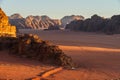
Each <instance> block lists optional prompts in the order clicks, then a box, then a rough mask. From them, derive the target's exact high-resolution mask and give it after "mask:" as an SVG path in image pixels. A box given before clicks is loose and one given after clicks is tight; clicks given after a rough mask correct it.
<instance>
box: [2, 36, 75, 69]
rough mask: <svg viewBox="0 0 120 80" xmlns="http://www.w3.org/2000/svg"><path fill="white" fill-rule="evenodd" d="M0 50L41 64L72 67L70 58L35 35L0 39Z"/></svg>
mask: <svg viewBox="0 0 120 80" xmlns="http://www.w3.org/2000/svg"><path fill="white" fill-rule="evenodd" d="M0 43H1V44H2V45H0V49H8V50H9V53H10V54H12V55H16V56H20V57H23V58H29V59H33V60H38V61H41V62H43V63H45V64H46V63H47V64H52V65H57V66H67V67H73V66H74V65H73V62H72V59H71V57H69V56H67V55H66V54H64V52H63V51H62V50H61V49H60V48H59V47H58V46H56V45H53V44H52V43H50V42H48V41H43V40H41V39H40V38H39V37H38V36H37V35H32V34H23V35H19V36H18V37H16V38H11V37H2V38H0Z"/></svg>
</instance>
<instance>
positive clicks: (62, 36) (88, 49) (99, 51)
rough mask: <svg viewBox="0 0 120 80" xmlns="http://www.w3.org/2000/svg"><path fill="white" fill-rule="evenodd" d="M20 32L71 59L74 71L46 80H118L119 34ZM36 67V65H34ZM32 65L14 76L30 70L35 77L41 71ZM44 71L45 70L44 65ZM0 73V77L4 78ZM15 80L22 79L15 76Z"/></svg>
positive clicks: (54, 75) (55, 75) (119, 64)
mask: <svg viewBox="0 0 120 80" xmlns="http://www.w3.org/2000/svg"><path fill="white" fill-rule="evenodd" d="M20 32H21V33H32V34H37V35H39V36H40V38H41V39H43V40H48V41H51V42H52V43H53V44H56V45H58V46H59V47H60V48H61V49H62V50H63V51H64V52H65V54H67V55H69V56H71V57H72V59H73V61H74V63H76V65H77V66H78V67H77V68H75V69H74V70H70V69H63V70H62V71H60V72H58V73H56V74H53V75H51V76H49V77H48V78H47V79H46V80H120V34H115V35H105V34H102V33H87V32H73V31H40V30H20ZM0 61H1V63H2V61H6V60H4V59H3V60H0ZM22 61H23V60H22ZM16 62H17V61H16ZM8 63H9V62H8V61H7V64H8ZM26 63H27V62H26ZM4 64H5V62H4ZM9 64H10V63H9ZM19 64H20V63H18V65H19ZM21 64H23V63H21ZM27 64H28V63H27ZM30 64H31V62H30ZM36 64H38V63H37V62H36ZM14 65H15V66H16V65H17V64H13V66H12V67H13V73H14ZM32 65H34V66H32V67H31V66H30V65H25V67H27V69H26V68H25V67H24V66H23V65H22V69H21V68H20V69H21V70H20V71H18V73H17V74H18V75H19V74H25V73H21V72H22V71H23V70H24V68H25V70H28V71H27V72H26V74H27V75H28V74H29V72H30V69H31V74H32V76H33V75H36V74H38V71H39V72H41V71H42V70H41V68H43V67H40V65H41V64H40V65H37V66H39V67H37V66H36V65H35V64H32ZM1 66H3V68H4V65H0V68H1ZM8 66H9V65H8ZM12 67H10V68H9V69H7V71H6V73H5V70H4V69H3V72H2V71H1V70H0V76H4V75H6V74H8V73H9V71H10V70H11V68H12ZM17 67H20V66H17ZM28 67H30V68H28ZM36 67H37V68H36ZM44 68H45V69H48V67H47V66H45V65H44ZM50 68H52V67H50ZM15 69H16V67H15ZM1 73H4V75H2V74H1ZM17 74H16V75H15V76H17ZM29 76H30V75H28V77H29ZM9 77H11V76H9ZM18 77H22V76H21V75H19V76H18Z"/></svg>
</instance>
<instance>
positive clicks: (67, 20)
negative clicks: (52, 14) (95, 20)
mask: <svg viewBox="0 0 120 80" xmlns="http://www.w3.org/2000/svg"><path fill="white" fill-rule="evenodd" d="M74 20H84V17H83V16H79V15H71V16H64V17H63V18H62V19H61V23H62V26H63V27H64V28H65V27H66V25H67V24H69V23H70V22H72V21H74Z"/></svg>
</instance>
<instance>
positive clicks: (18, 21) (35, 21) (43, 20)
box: [9, 14, 61, 29]
mask: <svg viewBox="0 0 120 80" xmlns="http://www.w3.org/2000/svg"><path fill="white" fill-rule="evenodd" d="M9 20H10V23H11V24H13V25H16V26H17V28H18V29H48V28H49V27H50V26H56V25H57V26H59V25H61V22H60V20H56V19H51V18H49V17H48V16H32V15H30V16H27V17H26V18H23V17H22V16H20V15H19V14H14V15H12V16H10V17H9ZM57 26H56V27H57Z"/></svg>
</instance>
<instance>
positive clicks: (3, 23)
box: [0, 8, 16, 37]
mask: <svg viewBox="0 0 120 80" xmlns="http://www.w3.org/2000/svg"><path fill="white" fill-rule="evenodd" d="M0 36H3V37H16V27H15V26H11V25H10V24H9V21H8V17H7V16H6V14H5V13H4V12H3V11H2V9H1V8H0Z"/></svg>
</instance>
